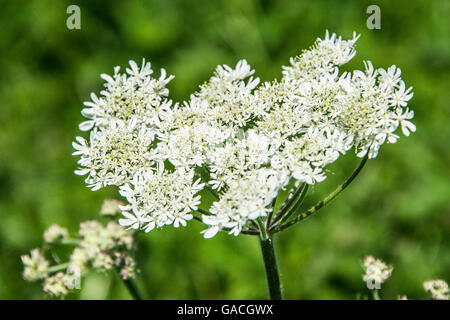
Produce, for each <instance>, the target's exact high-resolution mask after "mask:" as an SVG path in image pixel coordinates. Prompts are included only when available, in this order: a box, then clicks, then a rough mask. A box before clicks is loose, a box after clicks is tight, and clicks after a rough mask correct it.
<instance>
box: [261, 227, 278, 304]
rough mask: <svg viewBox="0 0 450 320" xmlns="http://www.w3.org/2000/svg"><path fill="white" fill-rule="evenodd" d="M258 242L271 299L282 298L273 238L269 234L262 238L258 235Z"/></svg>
mask: <svg viewBox="0 0 450 320" xmlns="http://www.w3.org/2000/svg"><path fill="white" fill-rule="evenodd" d="M259 244H260V245H261V252H262V257H263V260H264V267H265V269H266V277H267V285H268V287H269V296H270V299H271V300H281V299H283V297H282V295H281V283H280V275H279V273H278V265H277V259H276V257H275V248H274V245H273V238H272V237H271V236H269V237H266V238H264V237H263V236H260V238H259Z"/></svg>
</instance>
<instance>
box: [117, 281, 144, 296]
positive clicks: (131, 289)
mask: <svg viewBox="0 0 450 320" xmlns="http://www.w3.org/2000/svg"><path fill="white" fill-rule="evenodd" d="M122 280H123V283H124V284H125V286H126V287H127V289H128V292H129V293H130V295H131V296H132V297H133V299H134V300H142V296H141V294H140V293H139V290H138V289H137V287H136V284H135V283H134V281H133V279H122Z"/></svg>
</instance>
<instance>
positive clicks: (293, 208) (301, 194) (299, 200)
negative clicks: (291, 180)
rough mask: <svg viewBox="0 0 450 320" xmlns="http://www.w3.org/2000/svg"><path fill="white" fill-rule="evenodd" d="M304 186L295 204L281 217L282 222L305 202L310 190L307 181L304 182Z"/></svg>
mask: <svg viewBox="0 0 450 320" xmlns="http://www.w3.org/2000/svg"><path fill="white" fill-rule="evenodd" d="M303 185H304V187H303V189H302V192H301V193H300V195H299V197H298V200H297V201H295V203H294V205H293V206H292V207H291V209H290V210H289V211H288V212H287V213H286V214H285V215H284V216H283V217H281V220H280V223H282V222H285V221H287V220H288V219H289V217H290V216H291V215H292V214H293V213H294V212H295V211H297V209H298V208H300V206H301V205H302V203H303V200H304V199H305V196H306V193H307V192H308V187H309V186H308V185H307V184H306V183H304V184H303Z"/></svg>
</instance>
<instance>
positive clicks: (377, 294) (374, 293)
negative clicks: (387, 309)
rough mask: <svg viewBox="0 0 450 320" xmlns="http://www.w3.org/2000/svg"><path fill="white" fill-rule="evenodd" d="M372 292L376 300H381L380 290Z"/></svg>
mask: <svg viewBox="0 0 450 320" xmlns="http://www.w3.org/2000/svg"><path fill="white" fill-rule="evenodd" d="M372 294H373V299H374V300H380V294H379V293H378V290H377V289H375V290H372Z"/></svg>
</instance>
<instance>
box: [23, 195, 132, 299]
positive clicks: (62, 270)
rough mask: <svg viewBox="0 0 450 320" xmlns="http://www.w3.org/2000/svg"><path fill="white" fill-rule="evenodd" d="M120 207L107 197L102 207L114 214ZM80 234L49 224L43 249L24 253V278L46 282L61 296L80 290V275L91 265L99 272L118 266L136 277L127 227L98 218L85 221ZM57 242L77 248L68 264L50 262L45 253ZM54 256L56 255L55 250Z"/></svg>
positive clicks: (46, 287)
mask: <svg viewBox="0 0 450 320" xmlns="http://www.w3.org/2000/svg"><path fill="white" fill-rule="evenodd" d="M114 204H115V206H114ZM114 207H115V208H114ZM117 209H118V208H117V202H116V201H114V200H108V201H105V202H104V205H103V206H102V214H103V215H111V214H112V212H113V211H114V210H115V211H117ZM78 235H79V237H77V238H69V234H68V232H67V230H66V229H65V228H62V227H60V226H58V225H56V224H54V225H52V226H50V227H49V228H48V229H47V230H46V231H45V232H44V241H45V246H44V247H43V249H34V250H32V251H31V253H30V254H29V255H23V256H22V263H23V265H24V272H23V277H24V279H25V280H27V281H40V282H43V289H44V291H45V292H47V293H48V294H49V295H50V296H52V297H61V296H65V295H67V294H68V293H69V292H70V291H71V290H73V289H79V285H80V281H81V276H82V274H83V273H84V272H85V271H86V270H87V268H89V267H91V268H93V269H95V270H98V271H108V270H111V269H113V268H115V269H117V271H118V272H119V273H120V275H121V277H122V278H123V279H124V280H127V279H129V278H134V277H135V262H134V259H133V257H132V254H133V250H134V239H133V236H132V235H131V234H130V233H129V232H128V231H127V230H126V229H125V228H124V227H122V226H120V225H119V224H117V223H116V222H109V223H108V224H107V225H106V226H104V225H102V224H101V223H100V222H98V221H86V222H83V223H81V224H80V230H79V234H78ZM58 244H62V245H74V246H75V248H74V250H73V251H72V253H71V255H70V258H69V261H68V262H67V263H59V264H54V265H51V263H50V261H49V260H47V259H46V258H45V256H44V254H45V253H46V251H48V249H49V248H51V246H55V245H58ZM52 256H53V257H55V253H54V252H53V251H52Z"/></svg>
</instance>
